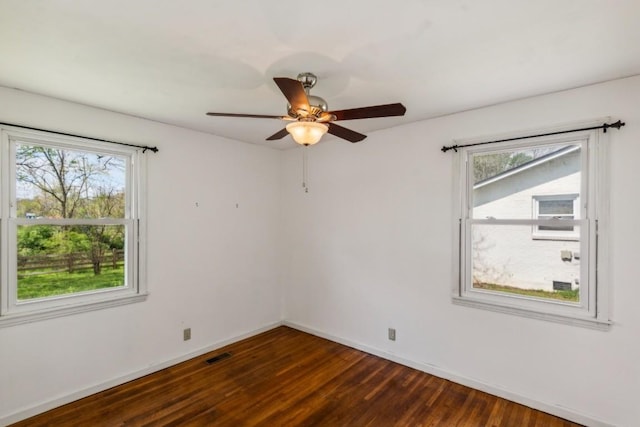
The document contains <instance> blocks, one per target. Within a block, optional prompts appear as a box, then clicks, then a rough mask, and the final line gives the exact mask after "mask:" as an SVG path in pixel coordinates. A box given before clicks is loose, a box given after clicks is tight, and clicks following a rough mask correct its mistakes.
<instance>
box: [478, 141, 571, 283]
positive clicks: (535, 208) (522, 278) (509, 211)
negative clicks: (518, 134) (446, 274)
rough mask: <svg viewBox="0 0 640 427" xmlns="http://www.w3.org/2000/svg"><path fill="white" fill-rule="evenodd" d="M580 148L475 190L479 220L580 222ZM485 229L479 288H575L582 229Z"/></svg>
mask: <svg viewBox="0 0 640 427" xmlns="http://www.w3.org/2000/svg"><path fill="white" fill-rule="evenodd" d="M580 158H581V156H580V147H579V146H576V145H571V146H566V147H563V148H560V149H558V150H556V151H554V152H552V153H549V154H547V155H544V156H542V157H539V158H537V159H535V160H532V161H529V162H527V163H525V164H522V165H520V166H518V167H515V168H512V169H509V170H507V171H505V172H502V173H500V174H498V175H496V176H493V177H491V178H488V179H485V180H483V181H480V182H478V183H476V184H475V185H474V193H473V198H474V204H473V217H474V218H496V219H548V218H555V219H563V218H567V219H579V216H580V187H581V184H580V161H581V160H580ZM508 227H509V232H508V233H505V226H504V225H502V226H497V225H496V226H492V225H483V226H481V227H474V229H473V244H472V247H473V249H472V250H473V254H472V257H473V280H474V283H478V282H481V283H493V284H497V285H504V286H513V287H518V288H524V289H543V290H547V291H550V290H554V289H555V290H561V289H576V288H577V287H578V286H579V279H580V246H579V245H580V243H579V241H578V240H579V239H578V237H579V234H578V233H579V230H578V228H579V227H577V226H575V227H574V226H572V225H568V226H553V227H552V226H544V225H539V226H533V227H532V226H530V225H524V226H523V225H510V226H508Z"/></svg>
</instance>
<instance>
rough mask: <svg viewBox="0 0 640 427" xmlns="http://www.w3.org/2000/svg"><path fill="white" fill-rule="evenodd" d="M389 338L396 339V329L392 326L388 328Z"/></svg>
mask: <svg viewBox="0 0 640 427" xmlns="http://www.w3.org/2000/svg"><path fill="white" fill-rule="evenodd" d="M389 339H390V340H391V341H395V340H396V330H395V329H393V328H389Z"/></svg>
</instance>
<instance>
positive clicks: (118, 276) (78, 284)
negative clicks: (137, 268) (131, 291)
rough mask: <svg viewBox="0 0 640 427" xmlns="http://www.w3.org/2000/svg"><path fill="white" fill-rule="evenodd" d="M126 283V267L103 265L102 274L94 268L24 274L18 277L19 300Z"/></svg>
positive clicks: (111, 286)
mask: <svg viewBox="0 0 640 427" xmlns="http://www.w3.org/2000/svg"><path fill="white" fill-rule="evenodd" d="M123 285H124V267H122V266H121V267H117V268H115V269H114V268H111V267H103V268H102V274H99V275H97V276H96V275H94V274H93V270H92V269H85V270H78V271H75V272H73V273H67V272H54V273H46V274H37V275H32V276H24V277H20V278H19V279H18V300H28V299H33V298H43V297H51V296H56V295H67V294H74V293H78V292H87V291H93V290H96V289H105V288H113V287H117V286H123Z"/></svg>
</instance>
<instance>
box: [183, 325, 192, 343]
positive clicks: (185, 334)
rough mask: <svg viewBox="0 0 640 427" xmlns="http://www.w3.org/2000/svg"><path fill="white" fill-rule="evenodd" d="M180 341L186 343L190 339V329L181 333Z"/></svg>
mask: <svg viewBox="0 0 640 427" xmlns="http://www.w3.org/2000/svg"><path fill="white" fill-rule="evenodd" d="M182 339H183V340H184V341H188V340H190V339H191V328H187V329H185V330H183V331H182Z"/></svg>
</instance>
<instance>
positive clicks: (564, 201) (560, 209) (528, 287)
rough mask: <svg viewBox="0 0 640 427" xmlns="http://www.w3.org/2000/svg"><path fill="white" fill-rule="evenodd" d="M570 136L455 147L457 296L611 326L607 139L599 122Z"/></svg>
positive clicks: (468, 301) (541, 315)
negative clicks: (605, 248) (604, 221)
mask: <svg viewBox="0 0 640 427" xmlns="http://www.w3.org/2000/svg"><path fill="white" fill-rule="evenodd" d="M569 135H570V136H567V135H564V136H553V137H544V138H537V139H530V140H521V141H519V142H513V141H512V142H509V143H507V142H504V143H497V144H491V145H480V146H474V147H466V148H462V149H458V151H459V152H458V154H457V156H458V164H459V167H458V171H457V172H456V176H457V178H456V179H457V181H458V182H459V188H460V202H461V203H460V224H459V230H458V232H457V234H459V242H460V250H459V253H458V256H457V258H458V261H459V265H458V277H457V279H458V280H457V281H456V285H455V293H454V302H456V303H459V304H463V305H471V306H474V307H482V308H487V309H492V310H496V311H503V312H509V313H516V314H522V315H526V316H530V317H538V318H545V319H548V320H556V321H566V322H568V323H576V324H582V325H587V326H595V327H600V326H601V325H606V323H607V322H608V317H607V316H608V314H607V310H606V305H607V303H606V297H607V293H606V285H607V283H606V282H604V281H602V280H600V281H598V279H600V278H602V277H604V272H605V267H606V263H605V256H603V253H602V249H601V248H598V246H597V245H598V244H600V245H603V244H605V243H606V240H604V238H603V235H602V229H601V227H600V228H599V224H598V223H599V220H600V219H601V218H603V217H604V213H605V211H604V210H603V207H604V206H605V204H604V202H603V200H602V199H603V197H604V196H605V193H603V188H604V182H605V180H604V177H605V173H606V170H605V169H606V167H605V166H606V152H605V148H606V147H605V146H604V144H601V143H599V140H598V138H599V137H601V135H598V133H596V132H594V131H590V132H589V131H586V132H585V131H583V132H576V133H574V134H569ZM532 201H533V206H532ZM596 262H598V264H599V265H598V266H596ZM596 267H597V268H596Z"/></svg>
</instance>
